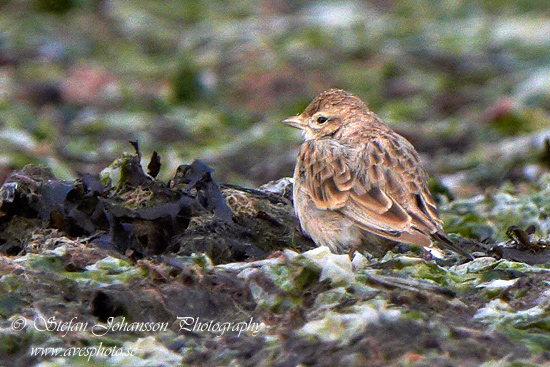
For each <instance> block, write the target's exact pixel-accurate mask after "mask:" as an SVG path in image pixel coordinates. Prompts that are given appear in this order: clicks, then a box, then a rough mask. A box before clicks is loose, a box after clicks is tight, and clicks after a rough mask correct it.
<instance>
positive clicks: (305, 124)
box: [283, 89, 368, 140]
mask: <svg viewBox="0 0 550 367" xmlns="http://www.w3.org/2000/svg"><path fill="white" fill-rule="evenodd" d="M367 112H368V108H367V105H366V104H365V103H364V102H363V101H361V100H360V99H359V98H357V97H355V96H354V95H352V94H351V93H348V92H346V91H344V90H342V89H330V90H327V91H324V92H322V93H320V94H319V95H318V96H317V97H316V98H315V99H314V100H313V101H312V102H311V103H310V104H309V106H307V107H306V109H305V110H304V112H302V113H301V114H299V115H297V116H292V117H289V118H287V119H285V120H283V123H285V124H287V125H289V126H292V127H295V128H298V129H301V130H302V134H303V135H304V138H305V140H310V139H320V138H324V137H329V136H333V135H334V134H336V132H338V131H339V130H340V128H341V127H342V126H344V125H347V124H348V123H350V122H352V121H355V120H356V119H355V118H354V117H361V114H365V113H367Z"/></svg>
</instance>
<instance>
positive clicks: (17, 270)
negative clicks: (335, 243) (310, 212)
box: [0, 0, 550, 367]
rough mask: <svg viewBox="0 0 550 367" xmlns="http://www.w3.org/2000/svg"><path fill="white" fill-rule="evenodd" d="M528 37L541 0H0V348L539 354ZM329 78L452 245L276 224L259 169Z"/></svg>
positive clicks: (540, 116) (540, 25)
mask: <svg viewBox="0 0 550 367" xmlns="http://www.w3.org/2000/svg"><path fill="white" fill-rule="evenodd" d="M549 35H550V18H549V12H548V4H547V0H499V1H496V0H488V1H483V2H479V1H471V0H463V1H454V0H450V1H437V2H434V1H430V0H425V1H422V0H421V1H418V0H400V1H392V0H390V1H378V0H365V1H362V0H349V1H339V2H328V1H310V0H303V1H302V0H301V1H289V0H261V1H248V0H238V1H237V0H227V1H224V2H223V3H222V2H219V1H208V0H199V1H197V0H166V1H162V2H159V1H154V0H136V1H120V0H61V1H52V0H20V1H19V0H18V1H15V0H0V182H2V187H1V189H0V193H1V195H0V200H1V207H0V253H1V256H0V325H1V329H0V364H2V365H10V366H15V367H17V366H29V365H41V366H64V365H68V364H74V365H97V366H105V365H136V366H139V365H147V366H151V365H156V366H172V365H174V366H178V365H185V366H203V365H206V366H208V365H210V366H220V365H231V366H294V365H298V364H300V365H302V366H313V365H318V366H323V365H326V366H334V365H342V366H364V365H372V366H392V365H395V366H455V365H463V366H471V365H482V366H485V367H489V366H491V367H492V366H539V365H545V364H549V358H550V356H549V354H548V350H550V341H549V340H550V326H549V325H550V321H549V320H550V317H549V312H550V311H549V310H550V306H549V304H550V301H549V297H550V295H549V293H548V292H549V291H548V289H549V288H550V287H549V285H550V283H549V281H550V279H549V276H548V271H549V265H548V264H549V259H548V257H549V251H548V244H549V242H550V238H549V235H550V221H549V213H550V199H549V198H550V176H549V167H550V128H549V123H548V122H549V121H550V87H549V86H550V61H549V58H548V55H549V54H550V36H549ZM332 87H339V88H343V89H346V90H348V91H350V92H352V93H354V94H356V95H357V96H359V97H360V98H361V99H363V100H365V101H366V102H367V104H368V106H369V108H370V109H372V110H373V111H374V112H375V113H377V114H378V115H379V116H380V117H381V118H383V119H384V120H385V121H387V122H388V123H389V124H390V126H391V127H392V128H394V129H395V130H396V131H398V132H399V133H401V134H402V135H404V136H405V137H406V138H407V139H409V140H410V141H411V142H412V143H413V145H414V146H415V147H416V148H417V150H418V151H419V153H420V154H421V159H422V162H423V164H424V166H425V168H426V170H427V171H428V173H429V175H430V177H432V180H431V182H430V188H431V190H432V192H433V193H434V197H435V198H436V200H437V201H438V205H439V208H440V211H441V214H442V217H443V219H444V221H445V230H446V232H447V233H449V235H450V236H451V237H452V238H453V240H454V241H456V242H457V243H458V244H459V245H460V246H463V247H464V248H466V249H467V250H468V251H470V252H472V253H473V254H474V258H475V260H473V261H471V262H464V261H463V260H461V259H459V258H457V257H456V256H454V255H453V254H450V253H449V254H447V255H448V256H447V257H446V259H445V260H441V259H439V260H438V259H430V258H429V257H428V256H426V254H423V253H421V252H420V251H419V250H418V249H415V248H407V247H404V246H400V247H398V248H395V249H394V252H392V253H389V254H387V255H386V256H385V257H384V258H383V259H379V260H377V261H367V260H365V259H364V258H361V257H356V258H354V259H353V261H350V260H349V258H347V257H346V255H344V256H339V255H333V254H330V253H329V252H327V250H326V249H324V248H315V247H314V246H313V244H312V243H311V241H309V240H308V239H306V238H303V237H302V236H301V234H300V231H299V228H298V223H297V222H296V218H295V217H294V216H293V209H292V201H291V199H292V198H291V192H292V190H291V186H290V185H291V182H289V180H288V179H283V180H280V181H276V182H272V183H270V184H268V185H266V186H260V185H262V184H265V183H266V182H269V181H271V180H278V179H280V178H281V177H287V176H290V175H292V170H293V167H294V163H295V159H296V156H297V149H298V146H299V138H298V136H297V134H296V132H295V131H292V130H291V129H288V128H287V127H284V126H283V125H282V124H281V123H280V121H281V120H282V119H284V118H286V117H288V116H291V115H294V114H296V113H299V112H300V111H302V110H303V108H304V107H305V106H306V105H307V104H308V103H309V102H310V101H311V99H312V98H313V97H314V96H315V95H316V94H317V93H319V92H320V91H322V90H326V89H329V88H332ZM129 140H133V141H136V140H139V142H140V149H137V145H135V146H134V147H133V148H132V147H130V146H129V145H128V141H129ZM127 150H129V151H130V152H131V153H130V154H126V155H124V156H122V157H121V154H122V152H124V151H127ZM153 151H157V152H158V154H152V153H153ZM140 152H142V153H143V156H144V157H147V160H149V159H148V157H149V156H151V155H152V158H151V159H150V162H146V159H142V157H141V155H142V154H141V153H140ZM159 156H160V158H159ZM195 159H198V161H196V160H195ZM29 163H31V164H36V165H37V166H26V167H25V165H27V164H29ZM146 163H148V164H147V167H146V168H142V165H143V166H144V167H145V166H146ZM160 163H162V168H161V166H160ZM183 163H186V164H184V165H182V164H183ZM24 167H25V168H24ZM106 167H107V168H106ZM218 183H228V184H218ZM178 317H180V319H178ZM71 322H72V323H71ZM34 347H39V348H61V349H59V351H60V352H65V353H67V354H70V355H66V356H61V355H57V356H54V355H53V353H54V352H55V349H42V350H38V351H36V350H34V351H33V349H32V348H34ZM70 348H73V349H70ZM94 348H95V349H94ZM101 348H103V349H101ZM115 352H116V353H115ZM119 352H120V353H119ZM128 352H132V353H129V355H128ZM33 353H34V355H33ZM37 353H38V354H37ZM91 354H94V355H93V356H92V355H91Z"/></svg>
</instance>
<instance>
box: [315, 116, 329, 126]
mask: <svg viewBox="0 0 550 367" xmlns="http://www.w3.org/2000/svg"><path fill="white" fill-rule="evenodd" d="M327 121H328V117H326V116H319V117H317V123H318V124H320V125H322V124H324V123H325V122H327Z"/></svg>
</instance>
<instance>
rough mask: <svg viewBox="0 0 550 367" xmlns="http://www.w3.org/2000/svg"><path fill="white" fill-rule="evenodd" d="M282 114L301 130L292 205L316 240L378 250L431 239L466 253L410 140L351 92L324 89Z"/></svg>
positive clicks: (335, 248)
mask: <svg viewBox="0 0 550 367" xmlns="http://www.w3.org/2000/svg"><path fill="white" fill-rule="evenodd" d="M283 122H284V123H286V124H287V125H290V126H293V127H296V128H299V129H301V130H302V133H303V135H304V138H305V142H304V143H303V144H302V147H301V149H300V154H299V156H298V162H297V164H296V169H295V171H294V206H295V211H296V214H297V216H298V218H299V220H300V224H301V226H302V229H303V231H304V232H305V233H306V234H307V235H309V236H310V237H311V238H312V239H313V240H314V241H315V243H316V244H317V245H326V246H328V247H330V248H331V250H332V251H334V252H343V251H347V250H352V249H358V250H366V251H368V252H369V253H371V254H372V255H374V256H382V255H383V254H384V253H385V252H386V251H387V250H389V249H391V248H392V247H393V246H395V244H397V243H398V242H405V243H411V244H415V245H420V246H424V247H431V246H432V241H433V240H437V241H439V242H440V243H442V244H443V245H445V246H446V247H448V248H450V249H452V250H454V251H457V252H460V253H461V254H463V255H465V256H468V257H469V255H468V254H467V253H466V252H465V251H464V250H462V249H460V248H458V247H456V246H455V245H454V244H453V243H452V242H451V241H450V240H449V239H448V238H447V237H446V236H445V234H444V232H443V229H442V228H441V225H442V221H441V219H440V218H439V213H438V211H437V207H436V204H435V202H434V201H433V199H432V196H431V195H430V191H429V189H428V184H427V175H426V173H425V172H424V170H423V169H422V166H421V165H420V162H419V159H418V153H417V152H416V150H415V149H414V147H413V146H412V145H411V144H410V143H409V142H408V141H407V140H406V139H405V138H404V137H402V136H401V135H399V134H397V133H395V132H394V131H393V130H391V129H390V128H389V127H388V126H387V125H386V124H385V123H384V122H383V121H382V120H380V119H379V118H378V117H377V116H376V115H375V114H374V113H372V112H371V111H369V109H368V108H367V105H366V104H365V103H364V102H362V101H361V100H360V99H359V98H357V97H355V96H353V95H352V94H350V93H348V92H346V91H343V90H341V89H330V90H328V91H325V92H323V93H321V94H319V95H318V96H317V97H316V98H315V99H314V100H313V102H311V104H310V105H309V106H308V107H307V108H306V109H305V111H304V112H303V113H302V114H300V115H298V116H294V117H290V118H288V119H286V120H284V121H283Z"/></svg>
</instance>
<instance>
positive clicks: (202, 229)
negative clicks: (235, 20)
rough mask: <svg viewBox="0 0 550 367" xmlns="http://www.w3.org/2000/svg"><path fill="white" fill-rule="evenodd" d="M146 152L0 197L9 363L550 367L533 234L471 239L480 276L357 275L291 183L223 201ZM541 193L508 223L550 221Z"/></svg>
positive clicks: (547, 294) (451, 266)
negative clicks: (306, 212) (528, 214)
mask: <svg viewBox="0 0 550 367" xmlns="http://www.w3.org/2000/svg"><path fill="white" fill-rule="evenodd" d="M134 146H135V147H136V153H135V154H133V155H126V156H124V157H122V158H120V159H118V160H117V161H115V162H114V163H113V164H112V165H110V166H109V167H108V168H106V169H105V170H104V171H103V172H102V174H101V176H100V177H101V180H95V179H93V178H92V177H89V176H85V177H83V178H82V179H79V180H77V181H60V180H58V179H57V178H55V176H54V175H53V174H52V173H51V171H50V170H48V169H46V168H43V167H37V166H28V167H26V168H25V169H24V170H22V171H19V172H16V173H13V174H12V175H11V176H9V178H8V179H7V181H6V182H5V183H4V185H3V186H2V188H1V189H0V194H1V198H2V204H1V206H0V209H1V212H0V242H1V243H2V245H1V247H0V250H1V251H2V252H3V253H4V254H5V255H4V256H2V258H1V262H0V289H2V292H1V294H0V314H1V317H2V320H1V321H0V323H1V324H2V330H3V331H2V333H1V334H0V338H1V340H2V343H0V344H1V345H2V348H1V350H0V353H1V359H2V360H3V361H4V363H10V365H13V366H27V365H40V366H64V365H68V364H71V365H72V364H77V365H97V366H103V365H136V366H138V365H148V366H151V365H155V366H180V365H184V366H219V365H231V366H293V365H303V366H308V365H311V366H334V365H341V366H366V365H368V366H455V365H456V366H460V365H462V366H471V365H483V366H492V365H504V366H506V365H510V366H512V365H514V366H516V365H523V366H538V365H542V364H545V363H550V354H549V353H548V351H549V350H550V327H549V320H550V291H549V289H550V287H549V285H550V266H549V265H548V256H549V253H550V250H549V249H548V244H547V243H546V242H545V241H543V240H541V239H540V238H538V237H537V235H536V233H535V232H534V230H533V229H526V230H524V229H522V228H521V227H520V226H521V225H523V222H514V220H515V219H514V218H510V220H511V223H517V224H518V226H512V227H511V228H508V239H507V240H505V241H498V240H495V239H496V238H498V236H493V237H491V236H489V237H487V238H488V239H490V240H487V241H485V242H478V241H474V240H471V239H468V238H465V237H461V236H460V235H458V234H457V235H455V239H456V240H457V241H459V243H460V244H461V245H462V246H464V247H465V248H467V249H468V250H469V251H471V252H472V253H473V254H474V256H475V260H473V261H466V260H464V259H461V258H460V257H458V255H456V254H452V253H448V254H447V256H446V257H445V258H444V259H437V258H431V257H430V256H429V255H428V254H425V253H422V252H419V249H418V248H414V247H412V248H409V247H407V246H398V247H397V248H396V249H394V252H390V253H388V254H386V256H384V257H383V258H382V259H378V260H375V259H370V260H369V259H367V258H365V257H364V256H362V255H360V254H356V255H355V256H354V258H353V259H352V260H350V257H349V256H348V255H346V254H343V255H336V254H332V253H331V252H330V251H329V250H328V248H326V247H319V248H315V247H312V244H311V242H309V241H308V240H307V239H306V238H303V237H302V236H301V234H300V232H299V231H298V228H297V223H296V219H295V217H294V215H293V213H292V205H291V202H290V200H289V198H288V195H289V192H290V191H291V190H289V189H290V187H289V185H290V183H289V182H288V180H281V181H279V182H276V183H271V184H270V185H266V186H264V187H263V188H262V189H246V188H241V187H238V186H233V185H230V186H224V185H221V186H220V185H218V184H217V183H216V182H214V181H213V180H212V176H211V173H212V170H211V169H209V168H208V167H207V166H206V165H204V164H202V163H201V162H198V161H196V162H194V163H193V164H192V165H186V166H181V167H180V168H178V170H177V172H176V173H175V175H174V177H173V178H172V179H171V180H170V181H168V182H163V181H160V180H157V179H155V178H154V177H153V176H152V175H151V173H154V171H158V169H153V172H151V167H153V166H155V165H154V164H153V165H152V164H149V174H146V173H145V172H144V170H143V169H142V167H141V155H140V153H139V150H138V149H137V144H134ZM152 161H155V159H153V160H152ZM537 185H538V189H537V190H527V191H525V192H523V193H522V194H521V195H517V196H516V198H515V199H514V200H507V201H506V205H508V209H509V211H512V209H513V208H514V207H517V206H520V205H526V206H529V205H528V203H532V202H537V203H539V205H538V206H536V207H534V206H531V207H530V208H531V210H532V211H533V213H532V215H533V216H534V217H536V213H535V211H537V210H538V211H539V214H540V215H541V214H543V213H545V212H546V211H548V210H550V206H549V205H548V204H547V203H546V202H545V201H542V203H541V201H540V200H541V199H540V198H541V195H543V193H544V190H550V176H544V177H543V178H542V179H541V180H540V182H539V183H538V184H537ZM506 195H507V193H506V192H505V191H504V190H502V191H498V192H493V193H491V195H486V196H485V197H484V198H479V199H477V200H478V201H482V200H491V201H495V200H496V201H497V202H498V200H501V201H503V200H504V199H503V197H504V198H506V197H507V196H506ZM544 197H545V196H544ZM499 198H500V199H499ZM502 205H505V204H504V203H500V205H495V204H494V203H493V204H492V205H491V206H490V207H491V208H493V209H492V211H493V212H492V213H493V215H499V214H498V213H496V212H494V211H495V210H496V209H494V208H498V207H501V206H502ZM443 208H444V213H445V215H446V216H448V217H449V221H451V222H452V220H451V218H455V217H456V218H464V217H469V216H476V215H477V216H480V217H482V218H486V221H477V222H476V221H471V222H467V223H469V224H471V226H472V231H475V230H479V231H482V232H483V231H485V232H490V230H489V229H492V230H493V231H495V233H500V232H501V231H502V230H504V229H503V228H501V227H499V225H503V224H505V223H507V222H505V221H503V222H502V223H501V224H499V225H494V224H493V225H491V224H492V222H491V221H490V220H491V215H490V213H488V212H486V210H488V209H487V208H486V207H485V206H484V205H480V204H479V203H478V205H475V206H472V205H470V201H468V200H463V201H459V200H455V201H453V202H452V205H451V204H449V205H446V206H443ZM480 208H482V209H480ZM482 210H483V211H482ZM503 210H504V209H503ZM522 217H523V216H522ZM472 223H475V225H473V224H472ZM464 228H468V227H467V226H465V227H464ZM487 228H489V229H487ZM485 232H484V233H485ZM257 238H261V240H257ZM197 246H200V248H197ZM56 353H57V354H56Z"/></svg>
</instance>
